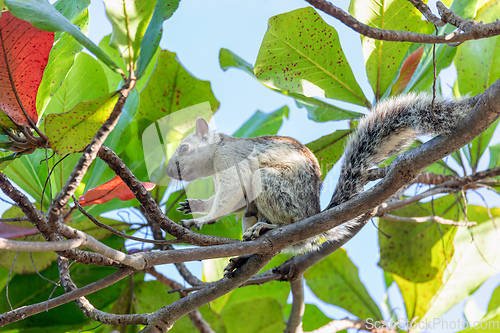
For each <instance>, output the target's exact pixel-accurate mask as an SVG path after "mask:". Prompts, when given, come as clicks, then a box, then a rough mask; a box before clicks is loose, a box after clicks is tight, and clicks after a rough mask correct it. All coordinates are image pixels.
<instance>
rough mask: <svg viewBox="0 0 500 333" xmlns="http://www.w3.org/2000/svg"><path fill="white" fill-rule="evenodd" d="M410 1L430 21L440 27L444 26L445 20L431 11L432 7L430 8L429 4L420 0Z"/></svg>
mask: <svg viewBox="0 0 500 333" xmlns="http://www.w3.org/2000/svg"><path fill="white" fill-rule="evenodd" d="M408 1H409V2H411V4H412V5H413V6H415V8H417V9H418V10H419V11H420V12H421V13H422V14H423V15H424V16H425V18H426V19H427V21H429V22H430V23H432V24H434V25H437V26H438V27H442V26H444V25H445V24H446V23H445V22H443V21H441V19H440V18H439V17H437V16H436V15H434V14H433V13H432V12H431V9H430V8H429V6H427V4H425V3H423V2H422V1H420V0H408Z"/></svg>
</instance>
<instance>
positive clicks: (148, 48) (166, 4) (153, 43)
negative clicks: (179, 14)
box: [136, 0, 180, 79]
mask: <svg viewBox="0 0 500 333" xmlns="http://www.w3.org/2000/svg"><path fill="white" fill-rule="evenodd" d="M179 1H180V0H158V1H157V3H156V7H155V9H154V12H153V17H152V18H151V21H150V22H149V26H148V28H147V30H146V33H145V34H144V38H143V39H142V42H141V52H140V53H139V58H138V59H137V73H136V76H137V78H138V79H140V78H141V77H142V75H143V74H144V71H145V70H146V68H147V67H148V64H149V63H150V61H151V59H153V55H154V54H155V52H156V50H157V48H158V45H159V44H160V39H161V36H162V33H163V21H165V20H167V19H168V18H170V17H171V16H172V14H173V13H174V12H175V11H176V10H177V7H179Z"/></svg>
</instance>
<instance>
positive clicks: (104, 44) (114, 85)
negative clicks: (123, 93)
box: [99, 35, 127, 91]
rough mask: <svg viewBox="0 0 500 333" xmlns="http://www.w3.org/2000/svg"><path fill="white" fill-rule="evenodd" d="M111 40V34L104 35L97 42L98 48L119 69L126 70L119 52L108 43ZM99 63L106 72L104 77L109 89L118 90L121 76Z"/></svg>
mask: <svg viewBox="0 0 500 333" xmlns="http://www.w3.org/2000/svg"><path fill="white" fill-rule="evenodd" d="M110 41H111V35H107V36H104V37H103V38H102V39H101V41H100V42H99V48H100V49H101V50H102V51H103V52H104V53H106V54H107V55H108V56H109V57H110V58H111V59H112V60H113V61H114V62H115V63H116V64H117V65H118V67H120V69H121V70H122V71H123V72H126V71H127V66H125V63H124V62H123V59H122V58H121V56H120V52H118V50H117V49H115V48H114V47H112V46H111V45H109V43H110ZM100 63H101V64H102V65H103V66H102V69H103V70H104V72H105V73H106V77H107V78H108V85H109V91H114V90H118V88H119V85H120V83H121V81H122V76H121V75H120V74H118V73H116V72H115V71H113V70H112V69H111V68H109V67H108V66H106V64H104V63H103V62H102V61H100Z"/></svg>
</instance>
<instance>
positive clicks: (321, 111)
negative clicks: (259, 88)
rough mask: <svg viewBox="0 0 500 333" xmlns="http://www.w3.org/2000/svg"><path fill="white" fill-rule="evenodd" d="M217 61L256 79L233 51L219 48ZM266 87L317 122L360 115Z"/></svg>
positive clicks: (248, 65)
mask: <svg viewBox="0 0 500 333" xmlns="http://www.w3.org/2000/svg"><path fill="white" fill-rule="evenodd" d="M219 62H220V66H221V68H222V69H223V70H224V71H226V70H228V69H229V68H236V69H240V70H242V71H244V72H246V73H247V74H250V76H252V77H253V78H255V79H257V77H256V76H255V74H254V69H253V66H252V65H251V64H249V63H248V62H246V61H245V60H244V59H242V58H241V57H240V56H238V55H237V54H234V53H233V52H231V51H229V50H228V49H221V50H220V52H219ZM268 88H271V89H272V90H274V91H276V92H279V93H281V94H283V95H286V96H289V97H292V98H294V99H295V101H296V103H297V106H298V107H305V108H306V110H307V116H308V117H309V119H311V120H314V121H317V122H324V121H331V120H342V119H357V118H360V117H361V116H362V114H361V113H358V112H354V111H349V110H345V109H342V108H339V107H337V106H335V105H332V104H329V103H327V102H325V101H323V100H320V99H317V98H314V97H307V96H304V95H302V94H298V93H289V92H287V91H284V90H281V89H278V88H272V87H268Z"/></svg>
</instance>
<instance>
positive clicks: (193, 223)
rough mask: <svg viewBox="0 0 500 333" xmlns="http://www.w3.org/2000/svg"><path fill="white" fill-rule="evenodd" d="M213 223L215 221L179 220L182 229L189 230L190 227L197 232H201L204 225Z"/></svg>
mask: <svg viewBox="0 0 500 333" xmlns="http://www.w3.org/2000/svg"><path fill="white" fill-rule="evenodd" d="M212 223H215V220H209V221H206V220H201V221H200V220H196V219H190V220H181V224H182V226H183V227H184V228H186V229H190V228H192V227H195V228H196V229H198V230H201V227H203V226H204V225H205V224H212Z"/></svg>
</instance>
